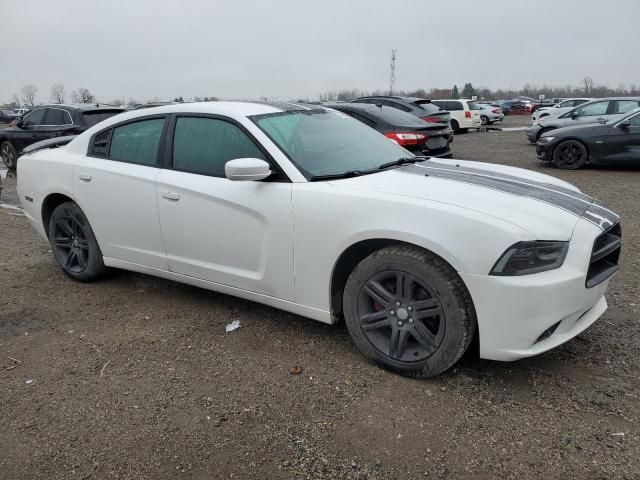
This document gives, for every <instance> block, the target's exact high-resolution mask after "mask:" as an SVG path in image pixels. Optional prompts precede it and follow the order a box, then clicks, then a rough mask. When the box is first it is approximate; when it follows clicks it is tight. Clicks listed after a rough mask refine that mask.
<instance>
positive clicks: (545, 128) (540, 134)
mask: <svg viewBox="0 0 640 480" xmlns="http://www.w3.org/2000/svg"><path fill="white" fill-rule="evenodd" d="M557 129H558V127H542V128H541V129H540V131H539V132H538V133H537V135H536V140H540V137H541V136H542V134H543V133H547V132H550V131H551V130H557Z"/></svg>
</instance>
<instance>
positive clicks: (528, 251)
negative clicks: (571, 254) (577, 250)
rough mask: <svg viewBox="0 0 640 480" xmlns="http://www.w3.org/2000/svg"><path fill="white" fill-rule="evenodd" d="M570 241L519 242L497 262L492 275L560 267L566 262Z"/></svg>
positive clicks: (510, 274) (523, 273)
mask: <svg viewBox="0 0 640 480" xmlns="http://www.w3.org/2000/svg"><path fill="white" fill-rule="evenodd" d="M568 250H569V242H547V241H533V242H518V243H516V244H515V245H513V246H511V247H509V248H508V249H507V251H506V252H504V253H503V254H502V257H500V259H499V260H498V261H497V262H496V264H495V265H494V266H493V269H492V270H491V273H490V275H499V276H515V275H531V274H533V273H540V272H546V271H547V270H554V269H556V268H559V267H561V266H562V264H563V263H564V259H565V257H566V256H567V251H568Z"/></svg>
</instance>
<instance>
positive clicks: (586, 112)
mask: <svg viewBox="0 0 640 480" xmlns="http://www.w3.org/2000/svg"><path fill="white" fill-rule="evenodd" d="M608 107H609V102H596V103H590V104H589V105H585V106H584V107H582V108H579V109H578V110H576V113H577V114H578V116H579V117H591V116H594V115H605V114H606V113H607V108H608Z"/></svg>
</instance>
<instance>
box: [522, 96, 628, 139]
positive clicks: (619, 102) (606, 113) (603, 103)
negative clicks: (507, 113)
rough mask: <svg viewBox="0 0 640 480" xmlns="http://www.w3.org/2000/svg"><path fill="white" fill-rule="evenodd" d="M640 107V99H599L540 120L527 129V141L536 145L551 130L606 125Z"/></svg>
mask: <svg viewBox="0 0 640 480" xmlns="http://www.w3.org/2000/svg"><path fill="white" fill-rule="evenodd" d="M638 107H640V97H612V98H599V99H596V100H591V101H590V102H587V103H583V104H582V105H580V106H578V107H574V108H572V109H571V110H569V111H568V112H565V113H563V114H561V115H559V116H557V117H556V116H547V117H542V118H540V119H538V120H537V121H536V122H534V123H533V124H531V125H530V126H529V128H527V131H526V135H527V139H528V140H529V142H531V143H536V142H537V141H538V140H539V139H540V137H541V136H542V135H543V134H545V133H546V132H549V131H551V130H555V129H556V128H563V127H572V126H575V125H585V124H588V123H605V122H606V121H607V120H610V119H611V118H613V117H615V116H617V115H620V114H622V113H627V112H630V111H631V110H635V109H636V108H638Z"/></svg>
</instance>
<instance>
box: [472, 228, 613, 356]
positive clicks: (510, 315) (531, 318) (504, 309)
mask: <svg viewBox="0 0 640 480" xmlns="http://www.w3.org/2000/svg"><path fill="white" fill-rule="evenodd" d="M600 234H602V230H601V229H599V228H598V227H596V226H595V225H593V224H592V223H590V222H588V221H587V220H584V219H581V220H580V221H579V222H578V224H577V225H576V227H575V229H574V234H573V237H572V239H571V242H570V245H569V252H568V254H567V258H566V259H565V262H564V265H563V266H562V267H561V268H559V269H556V270H551V271H548V272H543V273H538V274H535V275H524V276H518V277H498V276H490V275H476V274H467V273H460V275H461V277H462V279H463V281H464V282H465V284H466V285H467V288H468V289H469V292H470V294H471V297H472V299H473V302H474V306H475V309H476V315H477V318H478V329H479V337H480V357H481V358H486V359H491V360H502V361H511V360H517V359H520V358H524V357H530V356H533V355H538V354H539V353H542V352H545V351H547V350H550V349H552V348H554V347H557V346H558V345H560V344H562V343H564V342H566V341H568V340H570V339H571V338H573V337H575V336H576V335H578V334H579V333H580V332H582V331H583V330H585V329H586V328H587V327H589V325H591V324H592V323H593V322H595V321H596V320H597V319H598V318H599V317H600V316H601V315H602V314H603V313H604V312H605V310H606V309H607V301H606V299H605V293H606V290H607V287H608V285H609V279H607V280H605V281H604V282H602V283H600V284H598V285H596V286H594V287H592V288H587V287H586V286H585V282H586V277H587V271H588V267H589V259H590V256H591V251H592V249H593V245H594V240H595V238H596V237H597V236H598V235H600ZM550 330H551V333H550V334H549V331H550Z"/></svg>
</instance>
